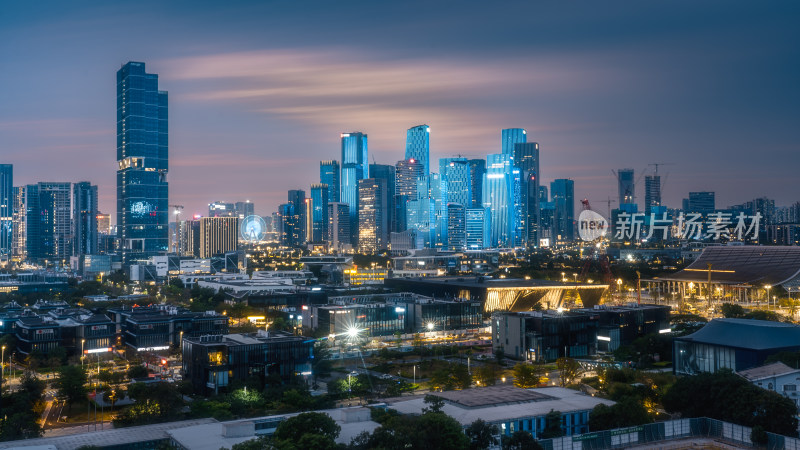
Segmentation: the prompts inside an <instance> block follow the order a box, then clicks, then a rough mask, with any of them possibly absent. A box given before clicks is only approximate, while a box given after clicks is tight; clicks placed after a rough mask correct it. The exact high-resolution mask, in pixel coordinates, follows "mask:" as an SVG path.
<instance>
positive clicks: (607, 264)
mask: <svg viewBox="0 0 800 450" xmlns="http://www.w3.org/2000/svg"><path fill="white" fill-rule="evenodd" d="M612 201H616V200H612V199H611V197H609V198H608V210H609V215H610V214H611V202H612ZM581 205H583V210H584V211H591V209H592V205H591V204H590V203H589V199H588V198H584V199H583V200H581ZM601 250H602V247H601V248H600V249H598V248H597V247H595V246H590V247H589V249H588V252H587V254H586V256H584V258H583V267H582V268H581V273H580V276H579V277H578V279H579V280H580V281H581V282H585V281H586V277H587V275H588V274H589V271H590V270H591V269H592V261H594V260H595V259H597V260H598V262H599V263H600V272H601V273H602V274H603V282H604V283H606V284H608V286H609V288H610V289H613V286H614V283H613V282H612V281H613V279H614V277H613V275H612V273H611V261H610V260H609V258H608V255H607V254H606V253H605V251H602V252H601Z"/></svg>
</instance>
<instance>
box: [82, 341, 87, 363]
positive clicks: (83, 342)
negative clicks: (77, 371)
mask: <svg viewBox="0 0 800 450" xmlns="http://www.w3.org/2000/svg"><path fill="white" fill-rule="evenodd" d="M85 343H86V339H81V369H83V344H85Z"/></svg>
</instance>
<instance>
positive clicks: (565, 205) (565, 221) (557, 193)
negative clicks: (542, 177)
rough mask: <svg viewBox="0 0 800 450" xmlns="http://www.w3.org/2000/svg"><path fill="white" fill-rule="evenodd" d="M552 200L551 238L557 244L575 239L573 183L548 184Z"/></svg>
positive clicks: (560, 181)
mask: <svg viewBox="0 0 800 450" xmlns="http://www.w3.org/2000/svg"><path fill="white" fill-rule="evenodd" d="M550 195H551V196H552V198H553V236H552V238H553V239H555V240H556V241H557V242H568V241H572V240H574V239H575V182H574V181H572V180H570V179H563V178H561V179H557V180H554V181H552V182H551V183H550Z"/></svg>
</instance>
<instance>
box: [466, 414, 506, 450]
mask: <svg viewBox="0 0 800 450" xmlns="http://www.w3.org/2000/svg"><path fill="white" fill-rule="evenodd" d="M464 432H465V433H466V434H467V437H469V439H470V443H469V448H470V450H483V449H487V448H489V447H492V446H495V445H497V436H496V435H497V434H498V433H500V429H499V428H497V425H494V424H488V423H486V422H485V421H484V420H483V419H478V420H476V421H475V422H472V423H471V424H470V425H469V426H468V427H467V429H466V430H464Z"/></svg>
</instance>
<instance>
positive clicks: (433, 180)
mask: <svg viewBox="0 0 800 450" xmlns="http://www.w3.org/2000/svg"><path fill="white" fill-rule="evenodd" d="M430 198H431V200H433V222H434V226H435V228H434V233H435V234H434V236H433V238H434V242H433V243H432V245H431V247H436V248H447V203H448V198H447V181H445V180H444V179H443V178H442V176H441V174H438V173H432V174H431V175H430Z"/></svg>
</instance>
